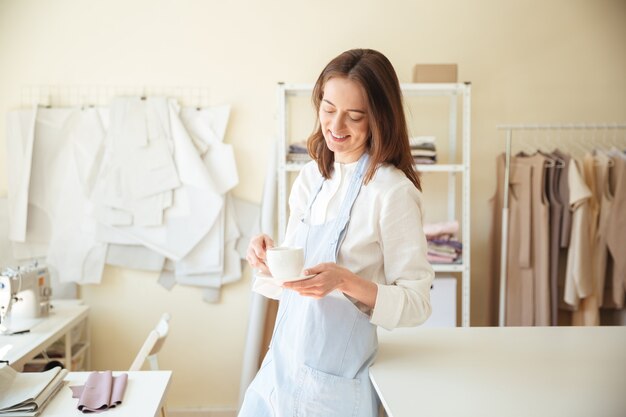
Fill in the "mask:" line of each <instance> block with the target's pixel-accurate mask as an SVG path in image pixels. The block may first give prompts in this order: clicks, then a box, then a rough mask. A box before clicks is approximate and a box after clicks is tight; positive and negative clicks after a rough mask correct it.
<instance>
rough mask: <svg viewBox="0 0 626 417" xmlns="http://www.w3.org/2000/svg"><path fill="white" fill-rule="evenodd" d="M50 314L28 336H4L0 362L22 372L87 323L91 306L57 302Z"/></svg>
mask: <svg viewBox="0 0 626 417" xmlns="http://www.w3.org/2000/svg"><path fill="white" fill-rule="evenodd" d="M52 305H53V308H52V309H51V311H50V315H49V316H47V317H44V318H41V319H38V321H37V324H36V325H34V326H33V327H32V328H31V329H30V331H29V332H28V333H23V334H15V335H0V360H6V361H9V365H11V367H13V368H15V369H18V370H20V369H21V367H22V366H23V365H24V363H26V362H28V361H29V360H31V359H32V358H34V357H35V356H36V355H37V354H39V353H40V352H41V351H42V350H44V349H46V348H47V347H48V346H50V345H51V344H52V343H54V342H55V341H56V340H58V339H59V338H60V337H61V336H63V335H64V334H65V333H66V332H68V331H70V330H71V329H72V328H73V327H74V326H75V325H76V324H78V323H79V322H81V321H82V320H85V319H86V318H87V315H88V312H89V306H87V305H84V304H82V303H81V302H80V301H78V300H53V301H52Z"/></svg>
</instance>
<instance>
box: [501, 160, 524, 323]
mask: <svg viewBox="0 0 626 417" xmlns="http://www.w3.org/2000/svg"><path fill="white" fill-rule="evenodd" d="M505 163H506V161H505V155H504V154H501V155H499V156H498V158H497V160H496V171H497V174H498V175H497V179H498V183H497V188H496V193H495V195H494V197H492V199H491V206H492V213H493V217H494V223H493V224H494V227H493V229H492V232H493V233H492V236H491V241H492V254H493V255H492V259H493V263H492V271H493V275H494V280H493V281H494V283H495V285H494V290H493V294H499V292H500V289H499V284H500V259H501V247H502V243H501V242H502V217H501V215H502V209H503V202H504V189H505V188H504V187H505V184H504V169H505ZM509 168H510V171H509V184H508V188H509V224H508V235H507V253H506V257H507V259H506V271H505V274H506V277H505V279H506V282H505V285H506V289H505V298H506V309H505V324H506V325H507V326H532V325H533V323H534V278H533V270H532V264H531V258H530V254H531V231H532V228H531V214H532V211H531V186H532V169H531V167H530V166H529V165H524V164H518V163H516V158H515V157H512V158H511V164H510V167H509ZM494 304H495V305H497V303H494ZM495 316H497V314H496V315H495Z"/></svg>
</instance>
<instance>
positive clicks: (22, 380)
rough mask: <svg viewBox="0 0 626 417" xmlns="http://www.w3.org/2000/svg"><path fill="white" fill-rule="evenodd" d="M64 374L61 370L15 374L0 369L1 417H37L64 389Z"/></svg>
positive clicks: (8, 368)
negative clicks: (62, 388)
mask: <svg viewBox="0 0 626 417" xmlns="http://www.w3.org/2000/svg"><path fill="white" fill-rule="evenodd" d="M66 375H67V370H65V369H61V368H60V367H55V368H52V369H50V370H48V371H46V372H26V373H22V372H17V371H16V370H15V369H13V368H11V367H10V366H7V365H4V366H2V367H0V416H2V417H16V416H25V417H31V416H38V415H39V414H40V413H41V412H42V410H43V409H44V408H45V406H46V405H47V404H48V402H49V401H50V400H51V399H52V398H53V397H54V395H55V394H56V393H57V392H58V391H59V390H60V389H61V387H62V386H63V379H64V378H65V376H66Z"/></svg>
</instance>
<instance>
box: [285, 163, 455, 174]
mask: <svg viewBox="0 0 626 417" xmlns="http://www.w3.org/2000/svg"><path fill="white" fill-rule="evenodd" d="M307 162H308V161H307ZM307 162H287V163H286V164H285V171H288V172H298V171H300V170H301V169H302V167H304V165H306V164H307ZM414 167H415V169H417V170H418V171H419V172H464V171H465V168H466V167H465V165H463V164H433V165H423V164H417V165H414Z"/></svg>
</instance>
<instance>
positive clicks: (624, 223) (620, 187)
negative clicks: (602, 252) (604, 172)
mask: <svg viewBox="0 0 626 417" xmlns="http://www.w3.org/2000/svg"><path fill="white" fill-rule="evenodd" d="M609 156H610V157H611V160H612V161H613V167H612V169H611V174H612V175H610V178H609V181H610V182H611V190H612V191H613V206H612V207H611V212H610V214H609V218H608V220H607V222H608V226H607V234H606V241H607V244H608V247H609V251H610V252H611V256H612V259H613V261H614V262H613V271H612V274H611V275H610V276H609V277H607V281H608V282H607V286H610V289H608V291H606V290H605V297H604V303H603V306H605V307H609V308H623V307H624V291H625V290H626V244H625V242H624V241H625V240H626V237H625V236H626V157H624V154H623V153H622V152H620V151H617V150H616V151H611V152H610V153H609Z"/></svg>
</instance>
